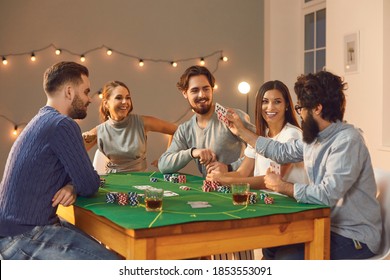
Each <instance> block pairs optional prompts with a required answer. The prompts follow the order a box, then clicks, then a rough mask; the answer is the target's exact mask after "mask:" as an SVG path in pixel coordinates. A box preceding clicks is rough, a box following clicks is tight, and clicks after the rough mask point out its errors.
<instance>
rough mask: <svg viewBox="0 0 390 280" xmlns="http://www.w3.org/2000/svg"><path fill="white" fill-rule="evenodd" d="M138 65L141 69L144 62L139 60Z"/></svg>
mask: <svg viewBox="0 0 390 280" xmlns="http://www.w3.org/2000/svg"><path fill="white" fill-rule="evenodd" d="M138 65H139V66H140V67H142V66H144V65H145V63H144V61H143V60H142V59H140V60H139V62H138Z"/></svg>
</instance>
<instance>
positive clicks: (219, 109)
mask: <svg viewBox="0 0 390 280" xmlns="http://www.w3.org/2000/svg"><path fill="white" fill-rule="evenodd" d="M215 113H216V114H217V118H218V120H220V121H221V122H223V123H225V124H226V125H228V124H229V121H228V119H227V118H226V114H227V110H226V108H225V107H223V106H222V105H221V104H219V103H215Z"/></svg>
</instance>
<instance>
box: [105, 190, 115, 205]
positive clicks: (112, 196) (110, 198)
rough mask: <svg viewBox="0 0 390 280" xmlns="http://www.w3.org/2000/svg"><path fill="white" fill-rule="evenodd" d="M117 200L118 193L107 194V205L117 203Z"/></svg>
mask: <svg viewBox="0 0 390 280" xmlns="http://www.w3.org/2000/svg"><path fill="white" fill-rule="evenodd" d="M116 199H117V193H113V192H110V193H107V194H106V202H107V203H115V201H116Z"/></svg>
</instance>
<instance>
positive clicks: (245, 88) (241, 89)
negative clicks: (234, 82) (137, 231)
mask: <svg viewBox="0 0 390 280" xmlns="http://www.w3.org/2000/svg"><path fill="white" fill-rule="evenodd" d="M250 90H251V86H250V85H249V84H248V83H247V82H241V83H239V85H238V91H239V92H241V93H242V94H247V93H248V92H249V91H250Z"/></svg>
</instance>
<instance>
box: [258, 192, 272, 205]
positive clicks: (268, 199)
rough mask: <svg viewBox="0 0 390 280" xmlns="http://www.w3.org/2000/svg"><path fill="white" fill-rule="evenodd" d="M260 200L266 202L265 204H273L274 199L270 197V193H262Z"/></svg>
mask: <svg viewBox="0 0 390 280" xmlns="http://www.w3.org/2000/svg"><path fill="white" fill-rule="evenodd" d="M260 199H261V200H263V201H264V203H265V204H273V203H274V199H273V198H272V197H270V196H269V194H268V193H263V192H262V193H260Z"/></svg>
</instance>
